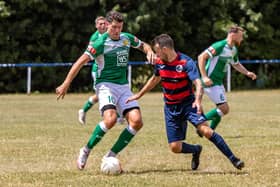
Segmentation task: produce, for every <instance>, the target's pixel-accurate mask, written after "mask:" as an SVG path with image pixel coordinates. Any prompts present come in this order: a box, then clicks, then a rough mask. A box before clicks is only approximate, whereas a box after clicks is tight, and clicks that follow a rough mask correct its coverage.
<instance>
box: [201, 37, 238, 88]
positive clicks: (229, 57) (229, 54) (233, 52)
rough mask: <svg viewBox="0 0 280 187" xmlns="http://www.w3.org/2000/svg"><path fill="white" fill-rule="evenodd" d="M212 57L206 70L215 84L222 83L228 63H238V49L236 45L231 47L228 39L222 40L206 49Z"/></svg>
mask: <svg viewBox="0 0 280 187" xmlns="http://www.w3.org/2000/svg"><path fill="white" fill-rule="evenodd" d="M206 52H207V53H208V54H209V56H210V58H209V59H208V61H207V63H206V67H205V69H206V72H207V75H208V77H209V78H210V79H211V80H212V81H213V85H222V84H223V79H224V77H225V74H226V72H227V64H237V63H239V59H238V50H237V48H236V47H235V46H233V47H230V46H229V45H228V44H227V40H226V39H224V40H221V41H218V42H215V43H214V44H212V45H211V46H210V47H209V48H207V49H206Z"/></svg>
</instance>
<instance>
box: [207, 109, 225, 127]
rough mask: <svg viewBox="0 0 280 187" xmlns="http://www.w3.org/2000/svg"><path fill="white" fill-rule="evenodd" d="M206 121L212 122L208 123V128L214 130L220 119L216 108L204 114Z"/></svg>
mask: <svg viewBox="0 0 280 187" xmlns="http://www.w3.org/2000/svg"><path fill="white" fill-rule="evenodd" d="M205 116H206V118H207V120H212V121H211V123H210V128H211V129H213V130H215V129H216V127H217V126H218V124H219V123H220V121H221V119H222V117H221V116H220V115H219V113H218V111H217V108H214V109H212V110H210V111H209V112H207V114H205Z"/></svg>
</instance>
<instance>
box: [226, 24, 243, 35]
mask: <svg viewBox="0 0 280 187" xmlns="http://www.w3.org/2000/svg"><path fill="white" fill-rule="evenodd" d="M239 31H241V32H244V31H245V30H244V29H243V28H242V27H239V26H238V25H234V26H231V27H230V28H229V29H228V33H238V32H239Z"/></svg>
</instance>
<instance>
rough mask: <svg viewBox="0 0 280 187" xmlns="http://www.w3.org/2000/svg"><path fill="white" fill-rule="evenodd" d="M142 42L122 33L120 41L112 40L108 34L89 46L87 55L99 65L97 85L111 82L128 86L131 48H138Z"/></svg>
mask: <svg viewBox="0 0 280 187" xmlns="http://www.w3.org/2000/svg"><path fill="white" fill-rule="evenodd" d="M140 45H141V41H140V40H139V39H138V38H137V37H136V36H134V35H132V34H129V33H121V34H120V39H119V40H112V39H111V38H110V37H109V34H108V33H107V32H106V33H104V34H103V35H101V36H100V37H99V38H98V39H97V40H96V41H95V42H94V43H93V44H90V45H88V48H87V50H86V52H85V53H86V54H87V55H89V57H90V58H91V59H92V60H93V59H95V62H96V63H97V65H98V71H97V76H96V84H98V83H101V82H110V83H115V84H120V85H123V84H128V80H127V66H128V59H129V50H130V47H134V48H138V47H140Z"/></svg>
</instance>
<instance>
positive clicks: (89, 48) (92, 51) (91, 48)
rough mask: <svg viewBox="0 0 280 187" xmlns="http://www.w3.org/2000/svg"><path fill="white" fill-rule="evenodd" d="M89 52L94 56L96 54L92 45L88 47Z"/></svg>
mask: <svg viewBox="0 0 280 187" xmlns="http://www.w3.org/2000/svg"><path fill="white" fill-rule="evenodd" d="M87 50H88V51H89V52H90V53H91V54H93V55H94V54H95V53H96V50H95V49H94V48H93V47H92V46H91V45H89V46H88V47H87Z"/></svg>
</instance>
